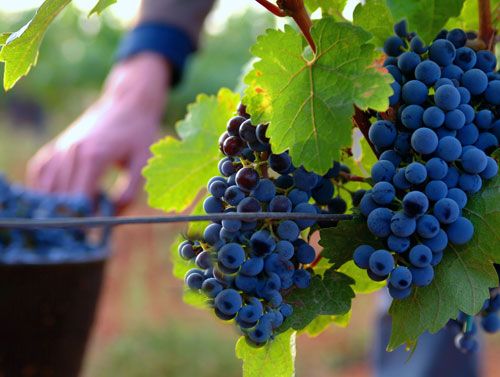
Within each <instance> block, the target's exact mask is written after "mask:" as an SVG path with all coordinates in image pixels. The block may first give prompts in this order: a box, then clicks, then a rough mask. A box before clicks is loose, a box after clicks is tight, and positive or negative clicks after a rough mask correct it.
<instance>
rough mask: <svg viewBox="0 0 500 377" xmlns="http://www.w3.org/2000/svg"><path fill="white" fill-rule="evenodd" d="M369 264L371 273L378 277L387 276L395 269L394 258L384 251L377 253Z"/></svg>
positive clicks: (371, 257)
mask: <svg viewBox="0 0 500 377" xmlns="http://www.w3.org/2000/svg"><path fill="white" fill-rule="evenodd" d="M368 263H369V268H370V271H372V272H373V273H374V274H376V275H378V276H386V275H388V274H389V273H390V272H391V271H392V270H393V269H394V257H393V256H392V254H391V253H390V252H388V251H387V250H383V249H382V250H377V251H375V252H374V253H373V254H372V255H371V256H370V259H369V261H368Z"/></svg>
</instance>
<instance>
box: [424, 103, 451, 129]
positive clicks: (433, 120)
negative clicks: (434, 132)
mask: <svg viewBox="0 0 500 377" xmlns="http://www.w3.org/2000/svg"><path fill="white" fill-rule="evenodd" d="M422 119H423V122H424V124H425V125H426V126H427V127H429V128H439V127H441V126H442V125H443V123H444V120H445V114H444V112H443V110H441V109H440V108H439V107H437V106H430V107H428V108H427V109H425V111H424V113H423V115H422Z"/></svg>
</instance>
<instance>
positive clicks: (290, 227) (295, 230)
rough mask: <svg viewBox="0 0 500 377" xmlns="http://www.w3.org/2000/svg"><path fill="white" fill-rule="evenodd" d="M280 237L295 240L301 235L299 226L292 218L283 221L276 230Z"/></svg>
mask: <svg viewBox="0 0 500 377" xmlns="http://www.w3.org/2000/svg"><path fill="white" fill-rule="evenodd" d="M276 233H277V234H278V237H279V238H281V239H282V240H287V241H295V240H296V239H297V238H298V237H299V233H300V230H299V227H298V226H297V224H296V223H295V222H293V221H291V220H285V221H282V222H281V223H280V224H279V225H278V229H277V230H276Z"/></svg>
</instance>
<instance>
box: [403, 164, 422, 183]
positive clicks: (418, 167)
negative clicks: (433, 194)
mask: <svg viewBox="0 0 500 377" xmlns="http://www.w3.org/2000/svg"><path fill="white" fill-rule="evenodd" d="M405 177H406V179H407V180H408V182H410V183H412V184H414V185H419V184H421V183H423V182H425V180H426V179H427V170H426V168H425V166H424V165H422V164H421V163H419V162H412V163H411V164H410V165H408V166H407V167H406V170H405Z"/></svg>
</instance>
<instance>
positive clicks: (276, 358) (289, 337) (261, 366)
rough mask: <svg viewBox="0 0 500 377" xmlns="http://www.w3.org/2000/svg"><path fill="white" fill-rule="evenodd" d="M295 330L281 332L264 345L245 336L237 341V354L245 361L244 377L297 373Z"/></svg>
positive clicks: (285, 375)
mask: <svg viewBox="0 0 500 377" xmlns="http://www.w3.org/2000/svg"><path fill="white" fill-rule="evenodd" d="M295 335H296V333H295V331H293V330H288V331H286V332H284V333H281V334H279V335H278V336H276V337H275V338H274V339H273V340H271V341H269V342H268V343H267V344H266V345H265V346H263V347H255V346H253V345H251V344H249V343H248V341H247V340H246V339H245V337H243V336H242V337H240V339H238V342H237V343H236V356H237V357H238V359H241V360H242V361H243V377H292V376H294V374H295V365H294V363H295Z"/></svg>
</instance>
